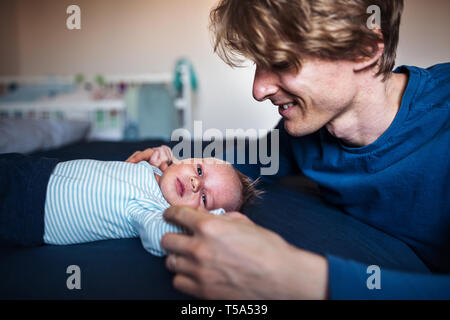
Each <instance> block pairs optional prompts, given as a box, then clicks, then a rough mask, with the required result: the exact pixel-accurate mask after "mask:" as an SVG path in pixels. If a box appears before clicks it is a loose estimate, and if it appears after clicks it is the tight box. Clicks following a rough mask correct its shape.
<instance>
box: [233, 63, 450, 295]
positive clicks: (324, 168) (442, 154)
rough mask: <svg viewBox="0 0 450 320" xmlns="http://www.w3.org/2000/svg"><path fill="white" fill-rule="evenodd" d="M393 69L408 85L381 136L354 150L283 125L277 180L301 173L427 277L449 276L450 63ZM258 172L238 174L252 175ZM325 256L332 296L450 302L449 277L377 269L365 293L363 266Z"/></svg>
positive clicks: (324, 132)
mask: <svg viewBox="0 0 450 320" xmlns="http://www.w3.org/2000/svg"><path fill="white" fill-rule="evenodd" d="M394 72H398V73H406V74H408V76H409V78H408V84H407V88H406V90H405V92H404V94H403V98H402V103H401V106H400V109H399V111H398V113H397V115H396V117H395V119H394V121H393V122H392V124H391V125H390V127H389V128H388V129H387V130H386V131H385V132H384V133H383V134H382V136H381V137H379V138H378V139H377V140H376V141H375V142H373V143H371V144H369V145H367V146H363V147H358V148H352V147H348V146H345V145H343V144H342V143H341V141H340V140H338V139H337V138H335V137H334V136H332V135H331V134H330V133H329V132H328V131H327V130H326V128H322V129H320V130H319V131H317V132H315V133H313V134H310V135H307V136H303V137H292V136H289V135H288V134H287V132H286V131H285V130H284V126H283V121H281V122H280V123H279V125H278V126H277V129H279V130H280V131H279V135H280V143H279V154H280V160H279V163H280V168H279V171H278V174H277V175H276V176H285V175H289V174H294V173H298V172H302V173H303V174H305V175H306V176H308V177H309V178H311V179H312V180H314V181H316V182H317V183H318V185H319V187H320V189H321V193H322V195H323V196H324V197H325V199H326V200H327V201H329V202H330V203H332V204H334V205H336V206H338V207H340V208H342V209H343V210H344V211H345V212H347V213H348V214H350V215H351V216H353V217H355V218H357V219H359V220H361V221H363V222H365V223H367V224H369V225H371V226H374V227H376V228H378V229H380V230H383V231H384V232H385V233H388V234H390V235H392V236H394V237H396V238H398V239H400V240H402V241H403V242H405V243H406V244H408V245H409V246H410V247H411V248H412V249H413V250H414V251H415V253H416V254H417V255H418V256H419V257H420V258H421V259H422V260H423V261H424V262H425V263H426V264H427V265H428V267H429V268H430V270H432V271H433V272H435V273H444V274H445V273H450V205H449V204H448V201H449V199H450V161H449V142H450V121H449V120H450V117H449V111H450V63H445V64H439V65H435V66H433V67H430V68H428V69H422V68H417V67H410V66H401V67H399V68H397V69H396V70H395V71H394ZM259 167H260V166H259V165H258V164H257V165H253V166H248V165H247V166H239V169H241V170H242V171H243V172H244V173H246V174H248V175H250V176H252V177H253V178H255V177H257V176H258V175H259V172H260V170H259V169H260V168H259ZM269 178H271V179H273V177H266V178H265V179H269ZM327 258H328V263H329V286H330V297H331V298H362V299H364V298H393V297H395V298H425V297H430V298H450V275H440V276H438V275H431V276H430V275H418V274H407V273H401V272H394V271H389V270H381V274H382V275H381V289H380V290H369V289H368V288H367V286H366V279H367V278H368V277H369V276H370V274H367V273H366V267H367V266H364V265H362V264H358V263H357V262H353V261H346V260H343V259H340V258H339V257H333V256H328V257H327ZM363 280H364V281H363Z"/></svg>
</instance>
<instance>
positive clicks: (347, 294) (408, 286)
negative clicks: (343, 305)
mask: <svg viewBox="0 0 450 320" xmlns="http://www.w3.org/2000/svg"><path fill="white" fill-rule="evenodd" d="M327 259H328V266H329V267H328V268H329V272H328V273H329V274H328V280H329V282H328V283H329V298H330V299H346V300H353V299H363V300H369V299H402V300H403V299H420V300H422V299H439V300H440V299H450V275H444V274H421V273H408V272H401V271H394V270H388V269H383V268H381V267H380V268H379V269H376V267H375V268H374V267H372V266H368V265H364V264H361V263H358V262H355V261H351V260H345V259H342V258H338V257H335V256H332V255H328V256H327ZM377 277H378V279H377Z"/></svg>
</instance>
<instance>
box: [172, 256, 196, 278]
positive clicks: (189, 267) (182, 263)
mask: <svg viewBox="0 0 450 320" xmlns="http://www.w3.org/2000/svg"><path fill="white" fill-rule="evenodd" d="M166 267H167V269H169V270H170V271H172V272H174V273H182V274H184V275H187V276H189V277H193V278H196V276H195V275H196V271H197V270H198V266H196V265H195V264H194V262H193V261H192V260H191V259H189V258H187V257H185V256H182V255H178V254H173V253H172V254H169V255H168V256H167V258H166Z"/></svg>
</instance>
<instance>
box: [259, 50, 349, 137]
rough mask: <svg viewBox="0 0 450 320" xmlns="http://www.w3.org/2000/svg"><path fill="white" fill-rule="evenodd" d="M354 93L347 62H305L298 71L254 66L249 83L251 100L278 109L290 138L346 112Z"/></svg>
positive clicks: (314, 129)
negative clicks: (251, 89)
mask: <svg viewBox="0 0 450 320" xmlns="http://www.w3.org/2000/svg"><path fill="white" fill-rule="evenodd" d="M356 91H357V90H356V83H355V74H354V72H353V63H352V62H351V61H324V60H319V59H306V60H305V61H303V64H302V68H301V69H300V70H299V71H298V72H296V71H295V70H294V71H293V70H287V71H274V70H267V69H262V68H259V67H257V68H256V72H255V79H254V83H253V97H254V98H255V99H256V100H258V101H263V100H265V99H270V100H271V101H272V103H273V104H274V105H276V106H278V107H279V108H278V110H279V113H280V115H281V116H282V117H283V118H284V126H285V129H286V131H287V132H288V133H289V134H291V135H293V136H303V135H307V134H310V133H313V132H315V131H317V130H319V129H320V128H321V127H323V126H325V125H327V124H330V122H331V121H333V120H335V119H336V118H337V117H339V116H340V115H342V114H343V113H345V112H347V111H349V107H351V105H352V103H353V102H354V99H355V96H356ZM283 106H284V107H283Z"/></svg>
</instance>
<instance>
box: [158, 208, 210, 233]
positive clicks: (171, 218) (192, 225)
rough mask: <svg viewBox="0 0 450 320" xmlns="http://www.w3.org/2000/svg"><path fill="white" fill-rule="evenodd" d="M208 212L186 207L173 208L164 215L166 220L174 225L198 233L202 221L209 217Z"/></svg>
mask: <svg viewBox="0 0 450 320" xmlns="http://www.w3.org/2000/svg"><path fill="white" fill-rule="evenodd" d="M207 213H208V212H207V211H206V212H205V211H202V210H198V209H193V208H189V207H184V206H172V207H169V208H168V209H166V211H164V213H163V217H164V219H165V220H166V221H167V222H169V223H173V224H177V225H180V226H182V227H185V228H187V229H188V230H190V231H192V232H193V231H197V226H198V223H199V221H200V220H202V219H204V218H205V217H206V216H207Z"/></svg>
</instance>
